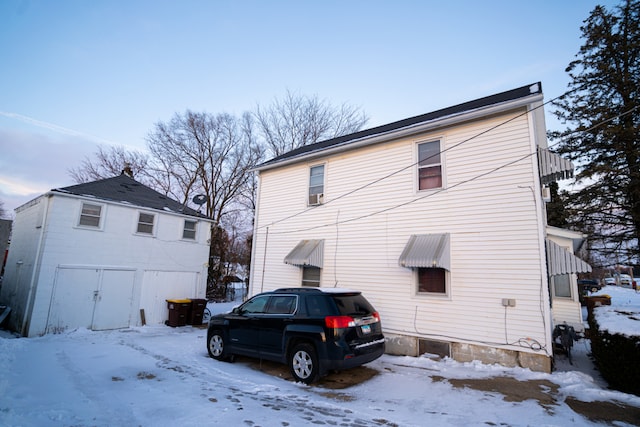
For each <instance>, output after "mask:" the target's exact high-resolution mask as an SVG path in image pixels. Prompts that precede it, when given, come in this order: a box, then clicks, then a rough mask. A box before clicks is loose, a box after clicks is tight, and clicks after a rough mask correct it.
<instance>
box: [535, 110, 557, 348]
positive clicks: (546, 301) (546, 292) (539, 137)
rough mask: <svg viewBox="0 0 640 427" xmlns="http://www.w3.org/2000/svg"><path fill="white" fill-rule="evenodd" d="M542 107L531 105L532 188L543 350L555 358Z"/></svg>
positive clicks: (545, 145)
mask: <svg viewBox="0 0 640 427" xmlns="http://www.w3.org/2000/svg"><path fill="white" fill-rule="evenodd" d="M537 107H540V105H539V102H536V103H534V104H531V107H530V110H531V111H530V112H529V116H530V117H531V120H530V124H529V129H530V132H531V134H532V136H533V138H531V140H532V147H531V149H532V150H533V152H535V153H536V154H535V156H532V158H533V162H532V164H533V172H534V173H533V183H534V186H533V188H532V192H533V200H534V203H535V208H536V212H537V214H536V217H537V219H538V247H539V251H538V252H539V254H540V272H541V274H540V304H541V307H540V310H541V314H542V323H543V326H544V331H543V332H544V336H545V344H544V345H543V349H544V350H545V353H546V355H547V356H549V357H552V356H553V349H552V348H551V347H549V345H552V344H553V340H552V338H551V324H550V323H551V320H552V314H551V294H550V289H549V275H548V271H547V250H546V245H545V240H546V237H547V212H546V208H545V202H544V200H542V185H541V182H540V174H541V171H540V166H539V161H538V156H539V153H538V147H544V148H546V147H547V141H546V124H545V120H544V108H542V107H541V108H537Z"/></svg>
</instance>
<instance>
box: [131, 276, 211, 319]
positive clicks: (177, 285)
mask: <svg viewBox="0 0 640 427" xmlns="http://www.w3.org/2000/svg"><path fill="white" fill-rule="evenodd" d="M199 278H200V274H199V273H195V272H185V271H156V270H153V271H152V270H147V271H145V272H144V278H143V279H142V294H141V297H140V308H143V309H144V312H145V318H146V321H147V324H150V325H152V324H158V323H164V321H165V320H167V319H168V314H169V309H168V308H167V301H166V300H168V299H183V298H203V297H202V296H200V297H199V296H198V293H197V290H198V280H199Z"/></svg>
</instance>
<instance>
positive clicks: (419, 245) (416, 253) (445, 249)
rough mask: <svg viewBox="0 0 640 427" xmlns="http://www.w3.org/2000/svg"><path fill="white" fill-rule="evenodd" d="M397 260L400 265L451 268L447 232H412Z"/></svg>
mask: <svg viewBox="0 0 640 427" xmlns="http://www.w3.org/2000/svg"><path fill="white" fill-rule="evenodd" d="M398 262H399V263H400V265H401V266H402V267H425V268H444V269H445V270H451V248H450V245H449V234H448V233H445V234H414V235H413V236H411V237H410V238H409V241H408V242H407V244H406V246H405V247H404V250H403V251H402V254H400V259H399V260H398Z"/></svg>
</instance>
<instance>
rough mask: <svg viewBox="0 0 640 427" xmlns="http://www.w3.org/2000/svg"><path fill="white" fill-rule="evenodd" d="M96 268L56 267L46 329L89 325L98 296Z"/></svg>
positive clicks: (62, 329)
mask: <svg viewBox="0 0 640 427" xmlns="http://www.w3.org/2000/svg"><path fill="white" fill-rule="evenodd" d="M99 276H100V270H99V269H95V268H92V269H84V268H82V269H81V268H58V270H57V272H56V278H55V284H54V287H53V297H52V299H51V310H50V312H49V319H48V321H47V332H48V333H57V332H62V331H65V330H67V329H74V328H88V329H90V328H91V324H92V322H93V309H94V306H95V298H96V297H97V290H98V279H99Z"/></svg>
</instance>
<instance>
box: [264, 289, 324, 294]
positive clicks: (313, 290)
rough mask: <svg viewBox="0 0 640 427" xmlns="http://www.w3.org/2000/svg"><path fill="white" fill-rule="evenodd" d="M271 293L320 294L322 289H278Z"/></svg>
mask: <svg viewBox="0 0 640 427" xmlns="http://www.w3.org/2000/svg"><path fill="white" fill-rule="evenodd" d="M273 292H297V293H301V292H305V293H314V294H317V293H321V292H322V289H320V288H302V287H300V288H278V289H276V290H275V291H273Z"/></svg>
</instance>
